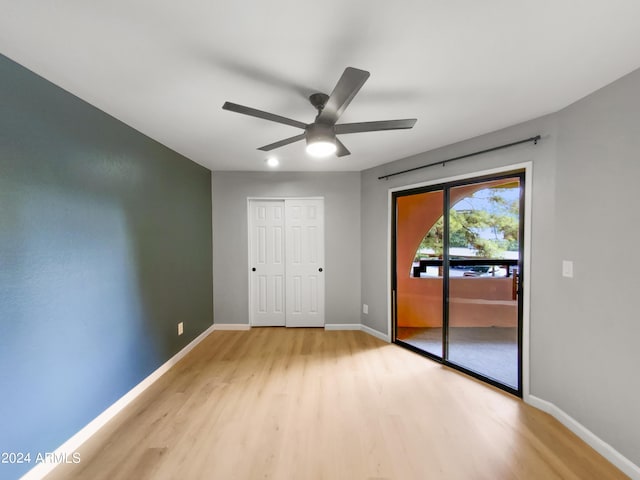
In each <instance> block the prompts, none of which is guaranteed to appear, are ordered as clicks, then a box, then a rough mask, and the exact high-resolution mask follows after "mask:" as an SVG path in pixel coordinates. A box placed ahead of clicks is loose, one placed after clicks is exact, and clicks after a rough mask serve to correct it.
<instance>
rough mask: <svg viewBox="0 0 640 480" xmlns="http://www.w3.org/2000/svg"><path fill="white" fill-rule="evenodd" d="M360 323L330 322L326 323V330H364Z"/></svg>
mask: <svg viewBox="0 0 640 480" xmlns="http://www.w3.org/2000/svg"><path fill="white" fill-rule="evenodd" d="M360 327H361V325H360V324H359V323H328V324H325V326H324V329H325V330H362V329H361V328H360Z"/></svg>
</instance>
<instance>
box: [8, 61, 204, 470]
mask: <svg viewBox="0 0 640 480" xmlns="http://www.w3.org/2000/svg"><path fill="white" fill-rule="evenodd" d="M210 177H211V174H210V171H209V170H207V169H205V168H203V167H201V166H199V165H196V164H195V163H193V162H191V161H189V160H188V159H186V158H184V157H182V156H180V155H178V154H176V153H175V152H173V151H171V150H169V149H168V148H166V147H163V146H162V145H160V144H158V143H157V142H154V141H152V140H151V139H149V138H147V137H145V136H143V135H141V134H140V133H138V132H136V131H135V130H133V129H132V128H130V127H127V126H126V125H124V124H123V123H121V122H119V121H117V120H115V119H114V118H112V117H110V116H108V115H106V114H105V113H103V112H101V111H100V110H97V109H96V108H94V107H92V106H90V105H88V104H86V103H84V102H83V101H81V100H80V99H78V98H76V97H74V96H72V95H70V94H68V93H67V92H65V91H63V90H61V89H60V88H58V87H56V86H54V85H53V84H51V83H49V82H47V81H45V80H44V79H42V78H40V77H38V76H36V75H34V74H33V73H31V72H29V71H28V70H26V69H24V68H22V67H20V66H19V65H17V64H15V63H14V62H12V61H10V60H9V59H7V58H6V57H3V56H0V392H1V394H0V432H1V433H0V451H1V452H31V458H32V459H35V457H36V455H37V453H38V452H51V451H53V450H54V449H55V448H57V447H58V446H60V445H61V444H62V443H63V442H65V441H66V440H67V439H69V438H70V437H71V436H72V435H74V434H75V433H76V432H78V431H79V430H80V429H81V428H82V427H84V426H85V425H86V424H87V423H89V422H90V421H91V420H93V419H94V418H95V417H96V416H98V415H99V414H100V413H101V412H102V411H103V410H105V409H106V408H107V407H109V406H110V405H111V404H113V403H114V402H115V401H116V400H118V399H119V398H120V397H122V396H123V395H124V394H125V393H126V392H127V391H129V390H130V389H131V388H132V387H134V386H135V385H136V384H137V383H139V382H140V381H141V380H143V379H144V378H145V377H146V376H148V375H149V374H150V373H151V372H153V371H154V370H155V369H156V368H158V367H159V366H160V365H162V364H163V363H164V362H165V361H166V360H168V359H169V358H170V357H172V356H173V355H174V354H175V353H176V352H178V351H179V350H180V349H181V348H183V347H184V346H185V345H186V344H187V343H188V342H190V341H191V340H193V339H194V338H195V337H196V336H197V335H198V334H199V333H201V332H202V331H204V330H205V329H206V328H207V327H209V326H210V325H211V324H212V322H213V319H212V294H211V289H212V279H211V277H212V270H211V268H212V260H211V184H210ZM179 321H184V322H185V333H184V335H183V336H181V337H178V336H177V334H176V324H177V322H179ZM32 466H33V463H32V464H31V465H29V464H22V465H8V464H0V478H17V477H19V476H20V475H22V474H23V473H24V472H25V471H26V470H28V469H29V468H30V467H32Z"/></svg>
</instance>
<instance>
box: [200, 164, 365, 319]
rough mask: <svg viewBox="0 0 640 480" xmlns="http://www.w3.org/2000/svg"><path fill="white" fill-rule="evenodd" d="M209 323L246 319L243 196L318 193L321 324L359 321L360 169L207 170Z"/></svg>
mask: <svg viewBox="0 0 640 480" xmlns="http://www.w3.org/2000/svg"><path fill="white" fill-rule="evenodd" d="M212 189H213V191H212V202H213V213H212V214H213V225H214V227H213V228H214V231H213V271H214V272H215V273H214V280H213V297H214V302H213V304H214V313H213V317H214V323H218V324H230V323H244V324H246V323H248V322H249V311H248V295H249V293H248V289H249V285H248V280H247V279H248V276H247V269H248V268H249V266H248V263H247V249H248V245H247V197H324V199H325V200H324V201H325V323H327V324H346V323H356V324H358V323H360V271H361V268H360V248H361V242H360V173H359V172H339V173H300V172H213V174H212Z"/></svg>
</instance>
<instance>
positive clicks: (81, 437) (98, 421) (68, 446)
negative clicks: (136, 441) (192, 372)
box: [20, 325, 215, 480]
mask: <svg viewBox="0 0 640 480" xmlns="http://www.w3.org/2000/svg"><path fill="white" fill-rule="evenodd" d="M214 327H215V325H212V326H210V327H209V328H207V329H206V330H205V331H204V332H202V333H201V334H200V335H198V336H197V337H196V338H195V339H194V340H192V341H191V342H190V343H189V344H188V345H187V346H185V347H184V348H183V349H182V350H180V351H179V352H178V353H176V354H175V355H174V356H173V357H171V358H170V359H169V360H167V361H166V362H165V363H163V364H162V365H161V366H160V367H159V368H158V369H157V370H155V371H154V372H153V373H152V374H151V375H149V376H148V377H147V378H145V379H144V380H142V381H141V382H140V383H139V384H137V385H136V386H135V387H133V388H132V389H131V390H129V391H128V392H127V393H125V394H124V396H122V397H120V399H119V400H117V401H116V402H115V403H114V404H113V405H111V406H110V407H109V408H107V409H106V410H105V411H104V412H102V413H101V414H100V415H98V416H97V417H96V418H94V419H93V420H92V421H91V422H89V424H87V425H86V426H85V427H84V428H83V429H82V430H80V431H79V432H78V433H76V434H75V435H74V436H73V437H71V438H70V439H69V440H67V441H66V442H64V443H63V444H62V445H60V446H59V447H58V448H57V449H56V450H55V452H54V457H57V458H60V457H62V456H63V455H64V454H66V455H67V457H69V458H71V457H72V455H73V453H74V452H75V451H76V450H77V449H78V448H79V447H80V445H82V444H83V443H84V442H86V441H87V440H88V439H89V438H90V437H91V436H92V435H93V434H95V433H96V432H97V431H98V430H100V429H101V428H102V427H103V426H104V425H105V424H106V423H107V422H108V421H109V420H111V419H112V418H113V417H115V416H116V415H117V414H118V413H120V412H121V411H122V410H123V409H124V408H125V407H126V406H127V405H129V404H130V403H131V402H132V401H133V400H135V399H136V397H138V396H139V395H140V394H141V393H142V392H144V391H145V390H146V389H147V388H149V387H150V386H151V385H152V384H153V383H154V382H155V381H156V380H157V379H158V378H160V377H161V376H162V375H163V374H165V373H166V372H167V371H168V370H169V369H170V368H171V367H173V366H174V365H175V364H176V363H178V362H179V361H180V360H181V359H182V358H183V357H184V356H185V355H186V354H187V353H189V352H190V351H191V350H193V348H194V347H195V346H196V345H198V344H199V343H200V342H201V341H202V340H204V338H205V337H206V336H207V335H209V334H210V333H211V332H212V331H213V330H214ZM57 466H58V465H57V464H56V463H39V464H37V465H36V466H35V467H33V468H32V469H31V470H29V471H28V472H27V473H25V474H24V475H23V476H22V477H21V478H20V480H40V479H42V478H44V477H45V476H46V475H48V474H49V473H51V471H52V470H53V469H54V468H55V467H57Z"/></svg>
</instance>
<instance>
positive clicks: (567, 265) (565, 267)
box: [562, 260, 573, 278]
mask: <svg viewBox="0 0 640 480" xmlns="http://www.w3.org/2000/svg"><path fill="white" fill-rule="evenodd" d="M562 276H563V277H567V278H573V262H572V261H571V260H563V261H562Z"/></svg>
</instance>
